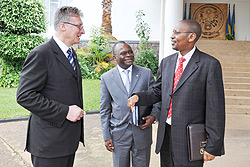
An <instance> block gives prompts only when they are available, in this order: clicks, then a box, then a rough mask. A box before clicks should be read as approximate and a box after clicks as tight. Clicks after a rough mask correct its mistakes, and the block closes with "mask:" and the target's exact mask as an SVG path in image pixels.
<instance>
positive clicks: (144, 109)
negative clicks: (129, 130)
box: [138, 106, 153, 125]
mask: <svg viewBox="0 0 250 167" xmlns="http://www.w3.org/2000/svg"><path fill="white" fill-rule="evenodd" d="M138 107H139V111H138V115H139V116H138V117H139V119H138V124H139V125H143V124H145V123H146V121H145V120H142V118H143V117H146V116H148V115H150V113H151V111H152V108H153V106H138Z"/></svg>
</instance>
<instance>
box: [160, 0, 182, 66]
mask: <svg viewBox="0 0 250 167" xmlns="http://www.w3.org/2000/svg"><path fill="white" fill-rule="evenodd" d="M183 6H184V5H183V0H161V24H160V26H161V39H160V49H159V59H160V61H161V59H162V58H164V57H166V56H169V55H170V54H172V53H175V52H176V51H175V50H173V49H172V45H171V39H170V36H171V35H172V32H173V28H174V26H175V24H176V23H177V22H179V21H180V20H182V19H183Z"/></svg>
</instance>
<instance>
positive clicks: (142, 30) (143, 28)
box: [135, 10, 151, 50]
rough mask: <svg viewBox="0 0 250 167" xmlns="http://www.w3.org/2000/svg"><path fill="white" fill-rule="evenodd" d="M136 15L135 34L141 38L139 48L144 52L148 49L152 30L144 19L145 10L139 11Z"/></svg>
mask: <svg viewBox="0 0 250 167" xmlns="http://www.w3.org/2000/svg"><path fill="white" fill-rule="evenodd" d="M135 15H136V27H135V32H136V34H137V36H138V37H139V38H140V43H139V47H140V48H141V49H142V50H144V49H146V48H147V47H148V40H149V37H150V31H151V28H150V26H149V25H148V23H146V22H145V21H144V20H143V19H142V18H143V17H144V16H145V13H144V12H143V10H138V11H136V13H135Z"/></svg>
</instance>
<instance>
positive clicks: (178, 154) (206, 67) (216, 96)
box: [137, 49, 225, 166]
mask: <svg viewBox="0 0 250 167" xmlns="http://www.w3.org/2000/svg"><path fill="white" fill-rule="evenodd" d="M177 57H178V54H177V53H175V54H173V55H170V56H168V57H166V58H164V59H163V60H162V62H161V65H160V67H159V70H158V76H157V81H156V83H155V85H154V87H153V89H151V90H149V91H147V92H141V93H137V95H138V96H139V102H138V103H137V105H150V104H153V103H155V102H158V101H162V108H161V116H160V120H159V126H158V134H157V144H156V153H159V152H160V149H161V147H162V143H163V140H164V133H165V126H166V118H167V113H168V110H169V105H170V100H171V97H172V98H173V100H172V105H173V107H172V123H171V137H172V148H173V158H174V161H175V162H178V164H179V165H184V166H195V165H199V164H202V163H203V162H202V161H194V162H190V161H189V160H188V144H187V125H189V124H195V123H204V124H205V127H206V131H207V133H208V142H207V146H206V148H205V150H206V151H207V152H208V153H210V154H213V155H217V156H218V155H221V150H222V147H223V145H224V131H225V98H224V88H223V80H222V70H221V65H220V63H219V61H218V60H217V59H215V58H214V57H212V56H209V55H208V54H206V53H203V52H201V51H199V50H198V49H196V50H195V52H194V54H193V55H192V57H191V59H190V61H189V62H188V64H187V66H186V68H185V70H184V71H183V74H182V76H181V78H180V80H179V82H178V84H177V87H176V89H175V91H174V92H173V93H172V89H173V80H174V72H175V65H176V61H177Z"/></svg>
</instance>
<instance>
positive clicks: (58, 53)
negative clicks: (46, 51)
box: [49, 39, 77, 78]
mask: <svg viewBox="0 0 250 167" xmlns="http://www.w3.org/2000/svg"><path fill="white" fill-rule="evenodd" d="M49 42H50V43H51V45H52V48H53V52H54V53H55V56H56V58H57V60H58V61H59V62H60V63H61V64H62V65H63V66H64V67H65V68H67V69H68V70H69V71H70V72H71V73H72V74H73V75H74V77H76V78H77V75H76V73H75V71H74V69H73V68H72V66H71V64H70V62H69V60H68V59H67V58H66V56H65V55H64V53H63V52H62V50H61V49H60V47H59V46H58V45H57V44H56V42H55V41H54V40H53V39H51V40H50V41H49ZM74 57H75V55H74Z"/></svg>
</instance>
